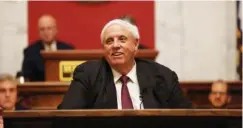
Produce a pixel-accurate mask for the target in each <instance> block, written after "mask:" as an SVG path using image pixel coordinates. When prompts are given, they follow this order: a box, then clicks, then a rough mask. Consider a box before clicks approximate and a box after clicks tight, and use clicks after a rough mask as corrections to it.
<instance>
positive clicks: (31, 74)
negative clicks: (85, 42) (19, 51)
mask: <svg viewBox="0 0 243 128" xmlns="http://www.w3.org/2000/svg"><path fill="white" fill-rule="evenodd" d="M38 28H39V36H40V40H37V41H35V42H34V43H33V44H32V45H30V46H28V47H27V48H26V49H24V61H23V65H22V72H23V75H24V77H25V78H26V79H27V81H44V80H45V72H44V70H45V66H44V60H43V58H42V56H41V54H40V51H41V50H46V51H56V50H70V49H73V47H72V46H71V45H69V44H67V43H65V42H62V41H58V40H56V35H57V27H56V21H55V19H54V18H53V17H52V16H50V15H43V16H41V17H40V19H39V22H38Z"/></svg>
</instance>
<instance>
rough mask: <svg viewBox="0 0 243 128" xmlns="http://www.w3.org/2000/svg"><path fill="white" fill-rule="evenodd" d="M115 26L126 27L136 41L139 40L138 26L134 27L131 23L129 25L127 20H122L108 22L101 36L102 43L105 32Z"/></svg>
mask: <svg viewBox="0 0 243 128" xmlns="http://www.w3.org/2000/svg"><path fill="white" fill-rule="evenodd" d="M114 24H118V25H121V26H123V27H125V28H126V29H127V30H128V31H129V32H131V34H132V36H133V37H134V38H136V39H139V38H140V36H139V31H138V28H137V26H136V25H132V24H131V23H129V22H128V21H125V20H121V19H114V20H112V21H110V22H108V23H107V24H106V25H105V26H104V27H103V29H102V31H101V34H100V39H101V43H102V42H103V41H104V32H105V31H106V29H107V28H108V27H110V26H111V25H114Z"/></svg>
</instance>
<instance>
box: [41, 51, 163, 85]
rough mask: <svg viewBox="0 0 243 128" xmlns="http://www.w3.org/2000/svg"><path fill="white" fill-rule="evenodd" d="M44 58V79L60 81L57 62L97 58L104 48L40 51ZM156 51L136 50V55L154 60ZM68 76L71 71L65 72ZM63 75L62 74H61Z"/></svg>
mask: <svg viewBox="0 0 243 128" xmlns="http://www.w3.org/2000/svg"><path fill="white" fill-rule="evenodd" d="M41 55H42V56H43V58H44V60H45V77H46V78H45V79H46V81H61V80H60V77H59V72H60V69H59V63H60V62H61V61H87V60H97V59H100V58H102V57H103V56H104V50H102V49H95V50H58V51H54V52H50V51H41ZM157 55H158V51H157V50H154V49H142V50H138V52H137V54H136V57H137V58H143V59H150V60H155V58H156V56H157ZM67 74H69V76H70V75H71V74H72V72H70V73H67ZM63 75H64V74H63Z"/></svg>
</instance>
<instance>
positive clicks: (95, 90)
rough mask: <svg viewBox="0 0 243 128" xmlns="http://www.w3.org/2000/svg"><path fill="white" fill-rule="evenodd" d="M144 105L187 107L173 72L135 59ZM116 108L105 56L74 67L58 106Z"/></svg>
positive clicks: (187, 103)
mask: <svg viewBox="0 0 243 128" xmlns="http://www.w3.org/2000/svg"><path fill="white" fill-rule="evenodd" d="M136 65H137V77H138V82H139V87H140V92H141V98H142V102H143V105H144V108H145V109H147V108H190V107H191V103H190V102H189V101H188V100H187V99H186V98H185V97H184V95H183V92H182V90H181V88H180V85H179V83H178V78H177V75H176V74H175V72H173V71H171V70H170V69H169V68H167V67H165V66H162V65H160V64H158V63H156V62H153V61H149V60H141V59H136ZM85 108H87V109H116V108H117V98H116V88H115V85H114V80H113V74H112V71H111V68H110V66H109V65H108V63H107V62H106V61H105V59H104V58H103V59H101V60H96V61H87V62H85V63H83V64H81V65H79V66H77V68H76V69H75V71H74V74H73V80H72V82H71V85H70V87H69V90H68V91H67V93H66V94H65V96H64V99H63V101H62V103H61V104H60V105H59V106H58V109H85Z"/></svg>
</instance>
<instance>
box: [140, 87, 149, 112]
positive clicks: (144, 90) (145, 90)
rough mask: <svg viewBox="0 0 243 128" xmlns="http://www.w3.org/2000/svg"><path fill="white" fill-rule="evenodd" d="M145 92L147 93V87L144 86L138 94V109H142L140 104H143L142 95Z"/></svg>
mask: <svg viewBox="0 0 243 128" xmlns="http://www.w3.org/2000/svg"><path fill="white" fill-rule="evenodd" d="M145 93H147V89H146V88H144V89H143V90H142V91H141V92H140V96H139V99H140V101H141V102H140V105H139V108H140V109H142V105H143V98H144V97H143V96H144V94H145Z"/></svg>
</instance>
